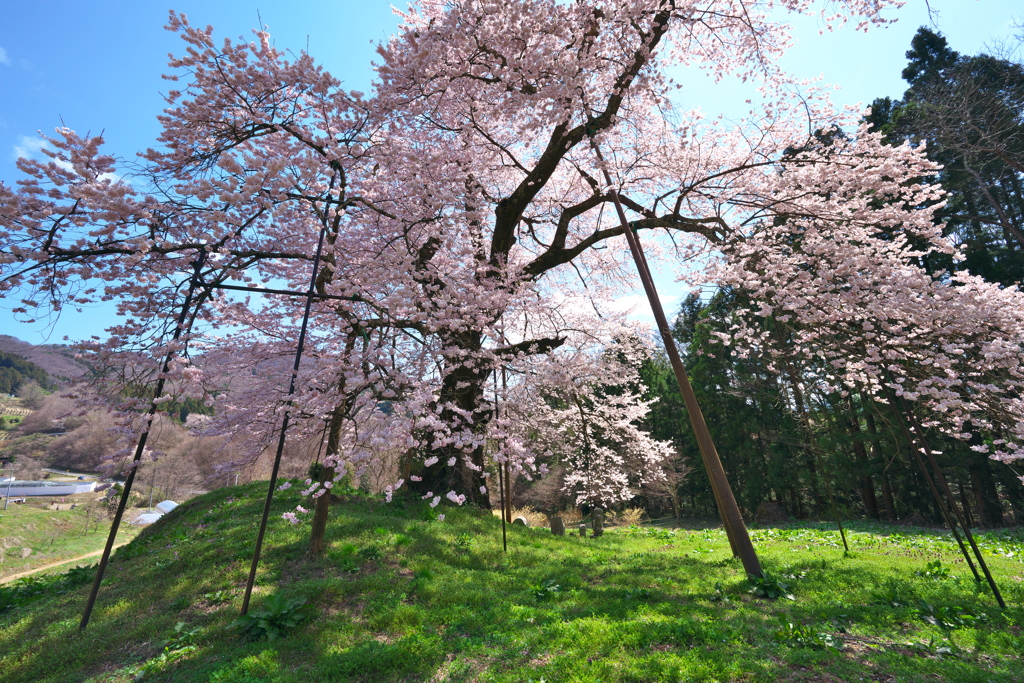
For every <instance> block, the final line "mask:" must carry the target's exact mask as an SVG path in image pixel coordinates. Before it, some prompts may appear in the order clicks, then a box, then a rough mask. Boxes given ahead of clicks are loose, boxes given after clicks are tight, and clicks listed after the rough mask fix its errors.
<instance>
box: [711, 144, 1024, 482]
mask: <svg viewBox="0 0 1024 683" xmlns="http://www.w3.org/2000/svg"><path fill="white" fill-rule="evenodd" d="M823 156H825V157H831V158H833V160H836V161H838V160H839V159H845V161H844V162H842V163H843V164H846V165H848V172H846V173H842V174H839V173H835V172H834V171H833V172H830V173H829V175H828V177H824V176H822V175H820V173H821V170H822V169H823V168H825V166H824V165H821V164H817V163H802V162H803V161H804V160H810V159H814V158H819V157H823ZM898 160H901V161H898ZM792 161H793V162H798V163H789V162H787V163H783V164H780V166H779V172H778V173H777V174H776V175H775V176H774V178H773V181H772V183H771V184H770V185H767V186H765V187H764V189H763V191H764V192H765V193H770V194H772V195H773V196H774V197H775V198H776V202H775V207H776V212H775V219H776V220H771V221H767V220H765V221H761V222H759V223H757V224H755V225H753V226H752V228H751V232H750V235H749V236H748V237H747V239H745V240H743V241H737V242H736V243H734V244H732V245H730V246H729V247H728V248H727V249H725V255H726V256H725V259H724V260H723V261H722V262H721V263H720V264H719V265H718V267H716V268H715V269H714V270H713V271H712V273H711V274H710V276H711V277H712V278H714V280H715V281H716V282H718V283H720V284H725V285H728V286H731V287H736V288H739V289H742V290H743V291H744V292H746V293H747V294H748V296H749V297H750V300H752V301H755V302H757V306H756V308H752V309H749V310H747V311H746V312H745V313H744V314H743V315H741V316H740V317H739V319H738V320H737V323H736V325H735V326H734V328H733V330H732V332H731V333H730V334H726V333H721V334H719V336H720V338H721V341H722V343H724V344H736V345H737V346H738V347H739V348H740V349H741V350H742V352H743V353H763V354H766V355H769V356H770V357H773V358H775V359H777V360H782V361H783V362H787V361H796V363H797V365H798V366H801V367H804V368H808V369H810V372H811V373H812V374H811V375H810V377H808V379H809V381H812V382H815V383H819V384H822V385H824V386H826V387H831V388H833V389H836V390H841V391H844V392H845V391H861V392H866V393H867V394H869V395H872V396H874V397H875V400H878V401H882V402H888V400H889V397H890V396H895V397H901V398H902V399H905V400H906V401H908V402H910V404H911V405H913V406H914V409H915V412H918V413H920V415H921V417H922V423H923V424H924V426H927V427H934V428H937V429H940V430H942V431H943V432H944V433H946V434H947V435H950V436H953V437H955V438H959V439H963V440H965V441H968V442H969V443H971V444H972V446H971V447H972V448H973V449H974V450H978V451H982V452H988V453H990V455H991V457H992V458H994V459H996V460H1001V461H1003V462H1012V461H1014V460H1018V459H1020V458H1022V457H1024V412H1022V408H1024V405H1022V403H1021V399H1020V395H1021V389H1022V388H1024V384H1022V381H1024V374H1022V371H1021V368H1020V362H1019V359H1020V355H1021V352H1022V351H1024V293H1022V292H1021V291H1020V289H1019V288H1017V287H1000V286H998V285H996V284H992V283H988V282H985V281H984V280H982V279H981V278H978V277H975V276H972V275H969V274H968V273H966V272H954V273H937V274H934V275H933V274H929V272H928V271H927V270H925V268H924V267H923V265H922V264H923V263H924V262H925V260H926V258H927V256H928V255H929V254H933V253H940V252H941V253H944V254H952V255H953V256H954V257H956V256H957V255H956V253H955V249H954V247H953V245H951V244H950V243H949V242H947V241H946V240H945V239H943V238H942V237H941V234H940V227H941V226H939V225H937V224H936V223H935V222H934V220H933V217H934V212H935V211H936V210H937V209H938V208H940V207H941V205H942V204H941V200H942V194H941V192H940V191H939V190H938V188H937V187H936V186H931V185H927V184H925V183H922V182H919V179H920V178H922V177H927V176H929V175H932V174H934V173H935V172H936V171H937V170H938V169H937V167H936V166H935V165H934V164H931V163H930V162H928V161H927V160H926V158H925V157H924V150H923V149H920V148H918V149H915V148H912V147H911V146H910V145H909V144H905V145H903V146H901V147H899V148H895V150H892V151H890V150H886V149H885V146H884V145H883V144H882V141H881V139H880V137H879V136H878V135H876V134H873V133H869V132H868V131H867V130H866V129H865V128H861V129H860V130H858V131H857V134H856V136H855V138H853V139H850V138H843V137H833V138H831V139H830V140H829V143H828V144H825V145H817V146H813V147H810V148H808V149H805V150H804V151H802V152H800V153H798V154H796V155H795V156H794V157H793V159H792ZM829 166H830V167H831V168H833V169H834V168H836V165H835V164H830V165H829ZM872 167H883V168H885V169H886V170H885V171H884V172H883V173H879V172H878V171H876V170H872ZM826 206H827V207H831V208H829V209H826V208H825V207H826ZM908 207H911V208H912V210H911V211H908V210H907V208H908Z"/></svg>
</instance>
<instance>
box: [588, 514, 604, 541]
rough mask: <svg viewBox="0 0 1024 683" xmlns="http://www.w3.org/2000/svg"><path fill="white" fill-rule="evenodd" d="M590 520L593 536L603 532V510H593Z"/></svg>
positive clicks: (595, 536)
mask: <svg viewBox="0 0 1024 683" xmlns="http://www.w3.org/2000/svg"><path fill="white" fill-rule="evenodd" d="M591 521H592V522H593V524H594V538H597V537H598V536H601V535H602V534H604V510H594V514H593V515H592V517H591Z"/></svg>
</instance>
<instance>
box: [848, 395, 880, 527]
mask: <svg viewBox="0 0 1024 683" xmlns="http://www.w3.org/2000/svg"><path fill="white" fill-rule="evenodd" d="M847 407H848V408H849V414H848V417H849V425H850V438H851V439H853V457H854V459H855V460H856V461H857V469H858V470H859V472H858V477H859V479H860V497H861V500H862V501H863V502H864V511H865V512H867V513H868V517H870V518H871V519H878V498H876V497H875V482H874V481H873V480H872V479H871V463H869V462H868V455H867V452H865V450H864V438H863V437H862V436H861V431H860V426H859V424H858V422H859V421H860V420H859V419H858V418H857V412H856V410H855V409H854V407H853V399H852V398H851V399H849V400H848V402H847Z"/></svg>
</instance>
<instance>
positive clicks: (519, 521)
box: [512, 517, 530, 526]
mask: <svg viewBox="0 0 1024 683" xmlns="http://www.w3.org/2000/svg"><path fill="white" fill-rule="evenodd" d="M512 526H530V523H529V522H527V521H526V517H516V518H515V519H513V520H512Z"/></svg>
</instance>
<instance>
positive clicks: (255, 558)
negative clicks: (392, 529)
mask: <svg viewBox="0 0 1024 683" xmlns="http://www.w3.org/2000/svg"><path fill="white" fill-rule="evenodd" d="M326 234H327V226H326V225H324V227H323V228H321V229H320V238H319V240H318V241H317V245H316V256H314V257H313V273H312V275H311V276H310V279H309V289H308V290H307V292H306V308H305V311H304V312H303V314H302V327H301V328H300V329H299V343H298V345H297V346H296V347H295V362H294V363H293V364H292V374H291V380H290V381H289V382H288V398H287V399H286V401H285V410H284V418H283V419H282V420H281V433H280V435H279V436H278V439H277V454H276V455H275V456H274V467H273V469H272V470H271V472H270V485H269V486H268V487H267V498H266V500H265V501H264V503H263V517H262V519H261V520H260V529H259V532H257V534H256V548H255V549H254V550H253V553H252V565H251V566H250V567H249V578H248V579H247V580H246V582H245V597H244V598H243V599H242V615H243V616H244V615H245V614H246V612H248V611H249V600H250V598H251V597H252V587H253V585H254V584H255V583H256V569H257V567H259V564H260V552H261V551H262V549H263V537H264V535H265V534H266V532H267V520H268V519H269V517H270V504H271V503H272V502H273V501H274V488H275V487H276V486H277V474H278V472H279V471H280V469H281V455H282V454H283V453H284V442H285V436H286V434H287V432H288V419H289V417H290V416H291V407H292V396H293V395H294V394H295V380H296V378H297V377H298V375H299V363H300V362H301V361H302V349H303V347H304V346H305V344H306V330H307V328H308V327H309V313H310V309H311V308H312V306H313V299H314V298H316V296H315V294H316V278H317V275H318V274H319V270H320V256H321V254H322V253H323V248H324V236H325V235H326ZM324 495H329V494H326V493H325V494H324Z"/></svg>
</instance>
